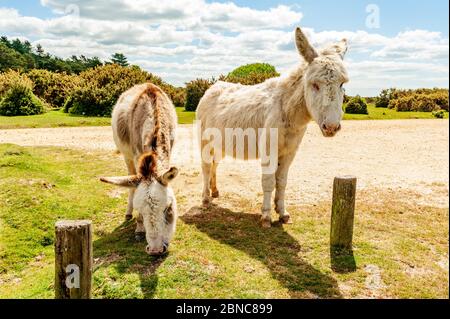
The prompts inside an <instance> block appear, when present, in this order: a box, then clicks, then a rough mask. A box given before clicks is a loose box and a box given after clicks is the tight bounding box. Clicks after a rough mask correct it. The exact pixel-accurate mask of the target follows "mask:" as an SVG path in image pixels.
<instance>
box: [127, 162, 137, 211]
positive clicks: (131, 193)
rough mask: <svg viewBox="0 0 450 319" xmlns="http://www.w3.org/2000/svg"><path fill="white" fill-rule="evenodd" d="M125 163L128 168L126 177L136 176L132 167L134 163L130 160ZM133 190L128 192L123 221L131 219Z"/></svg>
mask: <svg viewBox="0 0 450 319" xmlns="http://www.w3.org/2000/svg"><path fill="white" fill-rule="evenodd" d="M125 162H126V163H127V168H128V175H135V174H136V168H135V167H134V162H133V161H132V160H125ZM134 191H135V189H134V188H130V190H129V192H128V205H127V212H126V213H125V219H126V220H130V219H131V218H133V198H134Z"/></svg>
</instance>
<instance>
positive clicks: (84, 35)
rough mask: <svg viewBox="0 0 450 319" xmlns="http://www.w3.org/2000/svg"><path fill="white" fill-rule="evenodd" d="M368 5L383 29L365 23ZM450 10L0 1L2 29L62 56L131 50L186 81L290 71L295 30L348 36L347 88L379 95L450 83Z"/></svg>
mask: <svg viewBox="0 0 450 319" xmlns="http://www.w3.org/2000/svg"><path fill="white" fill-rule="evenodd" d="M73 4H75V5H76V8H75V11H74V8H73V7H71V5H73ZM370 4H375V5H376V6H377V7H376V8H377V10H379V27H377V28H373V27H370V26H368V25H367V24H366V19H367V17H368V15H369V13H367V12H366V8H367V6H368V5H370ZM448 10H449V8H448V2H447V1H444V0H430V1H419V0H402V1H400V0H398V1H387V0H379V1H364V0H344V1H331V0H314V1H313V0H304V1H290V0H281V1H276V0H262V1H249V0H236V1H224V0H209V1H204V0H194V1H187V0H171V1H167V2H166V1H164V2H161V1H154V0H136V1H131V0H110V1H106V0H97V1H87V0H67V1H66V0H42V1H38V0H27V1H11V0H0V30H1V32H0V33H2V35H7V36H9V37H20V38H23V39H29V40H30V41H32V43H33V44H37V43H41V44H42V45H43V46H44V48H46V49H47V50H48V51H49V52H50V53H53V54H57V55H60V56H63V57H66V56H70V55H72V54H85V55H88V56H92V55H97V56H99V57H101V58H103V59H107V58H108V57H109V56H110V55H111V53H114V52H117V51H120V52H124V53H125V54H126V55H127V56H128V57H129V59H130V61H131V62H133V63H136V64H138V65H140V66H142V67H143V68H145V69H147V70H149V71H151V72H153V73H156V74H159V75H161V76H162V77H163V78H164V79H165V80H167V81H168V82H171V83H173V84H176V85H182V84H183V83H184V82H186V81H188V80H189V79H192V78H195V77H210V76H217V75H219V74H223V73H227V72H229V71H230V70H231V69H233V68H234V67H235V66H238V65H240V64H243V63H251V62H255V61H264V62H269V63H272V64H274V65H275V66H276V67H277V69H278V70H279V71H281V72H285V71H287V70H288V69H289V68H290V67H291V66H293V65H295V63H298V62H299V58H298V55H297V53H296V50H295V46H294V44H293V41H292V40H293V36H292V30H293V29H294V28H295V26H297V25H300V26H302V28H304V30H305V31H306V33H307V35H308V36H309V37H310V39H311V41H312V43H313V44H314V45H316V46H317V47H322V46H325V45H327V43H330V42H333V41H337V40H339V39H340V38H342V37H346V38H348V39H349V41H350V48H349V52H348V55H347V57H346V63H347V64H348V69H349V73H350V80H351V81H350V83H349V84H348V91H350V93H360V94H363V95H373V94H376V93H377V91H378V90H380V89H381V88H383V87H385V86H398V87H421V86H444V87H448V23H449V21H448ZM78 13H79V14H78Z"/></svg>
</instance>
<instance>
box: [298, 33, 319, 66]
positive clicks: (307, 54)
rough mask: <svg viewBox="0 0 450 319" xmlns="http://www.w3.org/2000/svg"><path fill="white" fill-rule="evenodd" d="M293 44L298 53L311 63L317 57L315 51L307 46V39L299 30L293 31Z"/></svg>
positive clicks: (309, 45)
mask: <svg viewBox="0 0 450 319" xmlns="http://www.w3.org/2000/svg"><path fill="white" fill-rule="evenodd" d="M295 44H296V45H297V49H298V52H300V55H301V56H302V57H303V58H304V59H305V60H306V62H308V63H311V62H312V61H313V60H314V59H315V58H317V57H318V54H317V52H316V50H314V48H313V47H312V46H311V44H309V41H308V39H307V38H306V36H305V34H304V33H303V32H302V30H301V29H300V28H297V29H295Z"/></svg>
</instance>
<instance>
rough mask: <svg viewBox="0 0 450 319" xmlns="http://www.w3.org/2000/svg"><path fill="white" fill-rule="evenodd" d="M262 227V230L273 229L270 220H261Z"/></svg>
mask: <svg viewBox="0 0 450 319" xmlns="http://www.w3.org/2000/svg"><path fill="white" fill-rule="evenodd" d="M261 226H262V228H270V227H272V223H271V221H270V219H261Z"/></svg>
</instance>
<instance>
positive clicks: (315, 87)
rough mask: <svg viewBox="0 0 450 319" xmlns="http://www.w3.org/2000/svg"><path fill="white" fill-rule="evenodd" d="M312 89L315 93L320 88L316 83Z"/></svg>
mask: <svg viewBox="0 0 450 319" xmlns="http://www.w3.org/2000/svg"><path fill="white" fill-rule="evenodd" d="M312 86H313V88H314V90H316V91H320V86H319V84H317V83H313V85H312Z"/></svg>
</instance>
